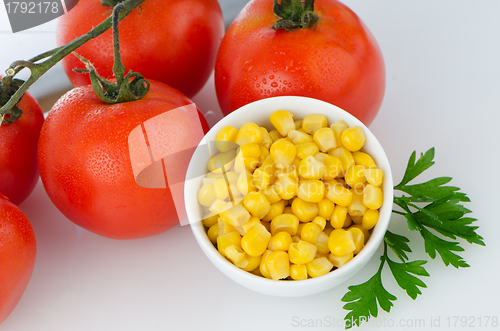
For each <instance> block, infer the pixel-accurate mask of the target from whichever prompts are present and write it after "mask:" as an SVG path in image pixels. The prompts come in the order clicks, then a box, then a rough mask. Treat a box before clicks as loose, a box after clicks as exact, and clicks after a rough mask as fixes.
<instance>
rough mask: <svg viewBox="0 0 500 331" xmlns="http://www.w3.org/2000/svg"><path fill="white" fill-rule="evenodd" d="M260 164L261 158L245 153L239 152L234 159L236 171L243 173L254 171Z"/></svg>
mask: <svg viewBox="0 0 500 331" xmlns="http://www.w3.org/2000/svg"><path fill="white" fill-rule="evenodd" d="M259 165H260V158H259V157H256V156H246V157H245V156H243V153H241V152H240V153H238V154H237V155H236V158H235V159H234V171H235V172H237V173H242V172H244V171H246V170H248V171H249V172H250V173H253V172H254V171H255V169H256V168H257V167H258V166H259Z"/></svg>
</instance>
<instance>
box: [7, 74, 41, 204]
mask: <svg viewBox="0 0 500 331" xmlns="http://www.w3.org/2000/svg"><path fill="white" fill-rule="evenodd" d="M1 79H2V77H1V76H0V80H1ZM17 106H18V107H19V108H20V109H21V110H22V111H23V115H22V116H21V117H20V118H19V119H17V120H16V121H15V122H14V123H12V124H2V125H1V126H0V192H2V193H3V194H4V195H6V196H7V197H8V198H9V199H10V201H12V202H13V203H14V204H16V205H19V204H20V203H21V202H23V201H24V200H25V199H26V198H27V197H28V195H30V193H31V191H33V189H34V188H35V185H36V183H37V181H38V167H37V163H36V149H37V144H38V136H39V135H40V130H41V129H42V124H43V112H42V108H40V105H39V104H38V102H36V100H35V99H34V98H33V97H32V96H31V95H30V94H29V93H26V94H24V97H23V98H22V99H21V101H20V102H19V103H18V104H17Z"/></svg>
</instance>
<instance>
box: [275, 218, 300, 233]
mask: <svg viewBox="0 0 500 331" xmlns="http://www.w3.org/2000/svg"><path fill="white" fill-rule="evenodd" d="M298 227H299V219H298V218H297V216H295V215H293V214H282V215H278V216H276V217H275V218H273V220H272V221H271V234H272V235H273V236H274V235H275V234H276V233H278V232H281V231H285V232H288V233H289V234H290V235H292V236H294V235H295V234H297V228H298Z"/></svg>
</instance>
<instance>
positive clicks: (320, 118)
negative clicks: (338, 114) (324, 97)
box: [302, 114, 328, 134]
mask: <svg viewBox="0 0 500 331" xmlns="http://www.w3.org/2000/svg"><path fill="white" fill-rule="evenodd" d="M327 126H328V120H327V119H326V117H325V116H324V115H319V114H311V115H307V116H306V117H304V119H303V120H302V129H304V131H305V132H307V133H309V134H314V133H315V132H316V131H318V130H319V129H321V128H324V127H327Z"/></svg>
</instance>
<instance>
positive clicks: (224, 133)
mask: <svg viewBox="0 0 500 331" xmlns="http://www.w3.org/2000/svg"><path fill="white" fill-rule="evenodd" d="M238 131H239V130H238V129H236V128H233V127H232V126H226V127H224V128H222V129H221V130H220V131H219V132H218V133H217V136H216V137H215V146H217V149H218V150H219V151H221V152H227V151H230V150H232V149H236V148H237V147H238V145H237V144H236V143H235V141H236V136H237V135H238Z"/></svg>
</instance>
